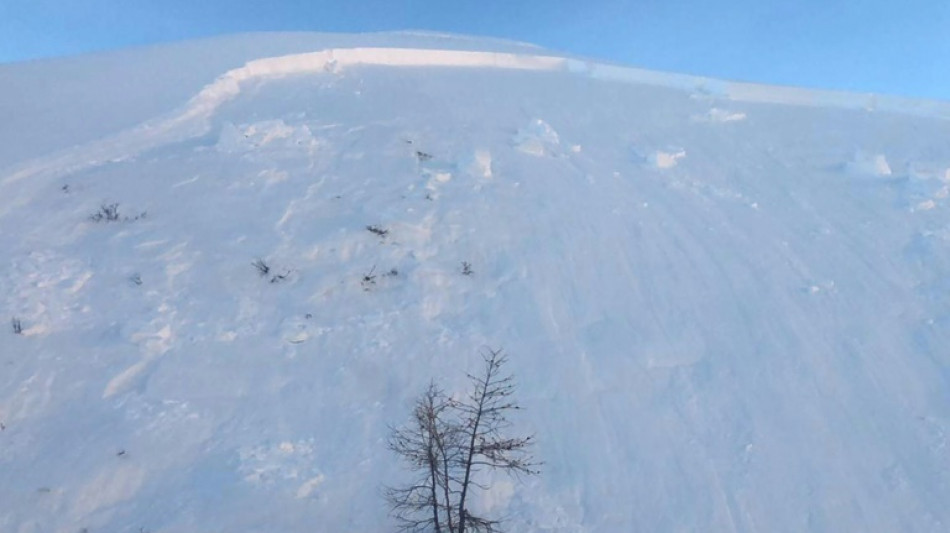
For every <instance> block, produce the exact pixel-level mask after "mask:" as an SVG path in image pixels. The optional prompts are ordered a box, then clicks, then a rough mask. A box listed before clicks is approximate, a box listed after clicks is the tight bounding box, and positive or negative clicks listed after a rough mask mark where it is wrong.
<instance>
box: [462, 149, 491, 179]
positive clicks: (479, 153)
mask: <svg viewBox="0 0 950 533" xmlns="http://www.w3.org/2000/svg"><path fill="white" fill-rule="evenodd" d="M491 161H492V159H491V152H489V151H488V150H475V151H474V152H473V153H472V154H471V155H469V156H468V157H466V158H464V159H462V161H461V162H460V164H459V169H460V170H462V171H463V172H465V173H466V174H469V175H471V176H474V177H477V178H491V177H492V171H491Z"/></svg>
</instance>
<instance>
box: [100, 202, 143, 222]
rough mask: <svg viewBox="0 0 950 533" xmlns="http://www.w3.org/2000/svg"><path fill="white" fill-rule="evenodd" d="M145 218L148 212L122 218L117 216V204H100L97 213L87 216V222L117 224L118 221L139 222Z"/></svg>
mask: <svg viewBox="0 0 950 533" xmlns="http://www.w3.org/2000/svg"><path fill="white" fill-rule="evenodd" d="M146 216H148V212H147V211H142V212H141V213H139V214H137V215H135V216H134V217H122V216H121V215H120V214H119V204H118V203H111V204H102V205H101V206H99V210H98V211H96V212H95V213H93V214H91V215H89V220H91V221H93V222H119V221H120V220H124V221H125V222H133V221H135V220H141V219H143V218H145V217H146Z"/></svg>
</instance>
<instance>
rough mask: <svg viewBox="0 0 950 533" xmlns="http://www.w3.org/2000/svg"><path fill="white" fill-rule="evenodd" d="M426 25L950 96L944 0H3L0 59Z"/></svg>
mask: <svg viewBox="0 0 950 533" xmlns="http://www.w3.org/2000/svg"><path fill="white" fill-rule="evenodd" d="M397 29H427V30H436V31H445V32H456V33H466V34H474V35H487V36H493V37H503V38H509V39H515V40H521V41H528V42H533V43H535V44H539V45H542V46H545V47H547V48H550V49H554V50H562V51H566V52H572V53H576V54H580V55H585V56H591V57H596V58H602V59H607V60H612V61H617V62H621V63H625V64H631V65H636V66H640V67H644V68H651V69H657V70H667V71H674V72H685V73H690V74H700V75H707V76H714V77H719V78H727V79H738V80H748V81H757V82H766V83H780V84H788V85H800V86H808V87H820V88H832V89H845V90H855V91H868V92H880V93H890V94H901V95H908V96H916V97H926V98H941V99H947V100H950V1H948V0H901V1H898V0H891V1H881V0H798V1H790V0H784V1H778V0H732V1H728V2H727V1H714V0H706V1H704V0H682V1H675V0H589V1H576V0H575V1H562V0H544V1H542V0H520V1H519V0H480V1H474V0H408V1H402V2H399V1H397V0H349V1H326V0H0V62H8V61H17V60H23V59H31V58H39V57H50V56H61V55H72V54H78V53H83V52H89V51H95V50H104V49H111V48H119V47H126V46H130V45H141V44H148V43H154V42H163V41H174V40H181V39H187V38H194V37H202V36H209V35H217V34H222V33H235V32H242V31H255V30H305V31H333V32H360V31H381V30H397Z"/></svg>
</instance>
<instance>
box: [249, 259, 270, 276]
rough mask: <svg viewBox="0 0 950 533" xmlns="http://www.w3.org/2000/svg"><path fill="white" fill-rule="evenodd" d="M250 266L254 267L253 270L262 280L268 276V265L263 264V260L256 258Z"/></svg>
mask: <svg viewBox="0 0 950 533" xmlns="http://www.w3.org/2000/svg"><path fill="white" fill-rule="evenodd" d="M251 264H252V265H254V268H255V269H257V273H258V274H260V275H261V277H262V278H263V277H265V276H267V275H268V274H270V265H268V264H267V263H265V262H264V260H263V259H260V258H258V259H256V260H255V261H254V262H253V263H251Z"/></svg>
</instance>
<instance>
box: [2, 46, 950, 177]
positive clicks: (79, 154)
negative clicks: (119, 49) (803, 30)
mask: <svg viewBox="0 0 950 533" xmlns="http://www.w3.org/2000/svg"><path fill="white" fill-rule="evenodd" d="M357 65H375V66H388V67H441V68H491V69H509V70H528V71H549V72H565V73H569V74H573V75H579V76H585V77H589V78H592V79H596V80H603V81H612V82H619V83H632V84H646V85H656V86H663V87H669V88H673V89H678V90H683V91H688V92H692V93H693V94H694V95H698V96H705V97H711V98H719V99H726V100H733V101H737V102H757V103H771V104H784V105H796V106H824V107H838V108H848V109H866V110H877V111H887V112H896V113H904V114H912V115H919V116H930V117H934V118H941V119H950V102H943V101H927V100H911V99H906V98H900V97H891V96H881V95H875V94H856V93H847V92H841V91H822V90H813V89H801V88H795V87H784V86H770V85H758V84H754V83H743V82H730V81H721V80H715V79H712V78H705V77H701V76H691V75H687V74H673V73H666V72H657V71H651V70H646V69H639V68H634V67H624V66H616V65H609V64H605V63H597V62H594V61H585V60H580V59H571V58H566V57H559V56H551V55H531V54H515V53H505V52H478V51H462V50H440V49H420V48H338V49H326V50H320V51H316V52H307V53H302V54H291V55H285V56H275V57H267V58H261V59H255V60H253V61H249V62H247V63H246V64H245V65H244V66H242V67H239V68H236V69H232V70H229V71H227V72H225V73H224V74H222V75H221V76H219V77H218V78H217V79H216V80H215V81H214V82H212V83H210V84H208V85H206V86H205V87H204V88H202V89H201V91H199V92H198V94H196V95H195V96H194V97H192V98H191V99H190V100H189V101H188V103H187V104H185V106H184V107H183V109H181V110H180V111H178V112H176V113H173V114H172V115H171V116H170V117H168V116H166V117H162V118H158V119H154V120H150V121H147V122H145V123H143V124H141V125H139V126H136V127H134V128H131V129H129V130H125V131H122V132H119V133H117V134H114V135H111V136H109V137H106V138H104V139H100V140H97V141H94V142H91V143H87V144H84V145H80V146H76V147H72V148H68V149H66V150H62V151H60V152H57V153H54V154H51V155H49V156H44V157H40V158H37V159H34V160H31V161H28V162H25V163H22V164H19V165H16V166H14V167H13V168H12V169H8V171H7V172H4V174H7V175H6V177H5V178H3V180H2V181H0V184H4V185H5V184H9V183H12V182H15V181H19V180H22V179H24V178H27V177H31V176H36V175H49V176H58V175H63V174H67V173H69V172H73V171H76V170H80V169H82V168H88V167H90V166H94V165H97V164H100V163H102V162H106V161H113V160H121V159H124V158H128V157H132V156H134V155H136V154H139V153H141V152H143V151H145V150H148V149H150V148H154V147H156V146H161V145H162V144H164V143H166V142H172V141H175V140H181V139H186V138H193V137H197V136H200V135H204V134H206V133H207V132H208V129H209V128H210V124H209V123H208V119H209V118H210V117H211V116H212V115H213V114H214V112H215V110H216V109H217V108H218V107H220V106H221V105H222V104H224V103H226V102H228V101H229V100H232V99H234V98H236V97H237V96H239V95H240V94H241V86H242V85H243V84H245V83H247V82H249V81H254V80H268V79H279V78H283V77H287V76H291V75H300V74H312V73H319V72H331V73H339V72H341V71H342V70H343V69H345V68H347V67H352V66H357Z"/></svg>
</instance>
